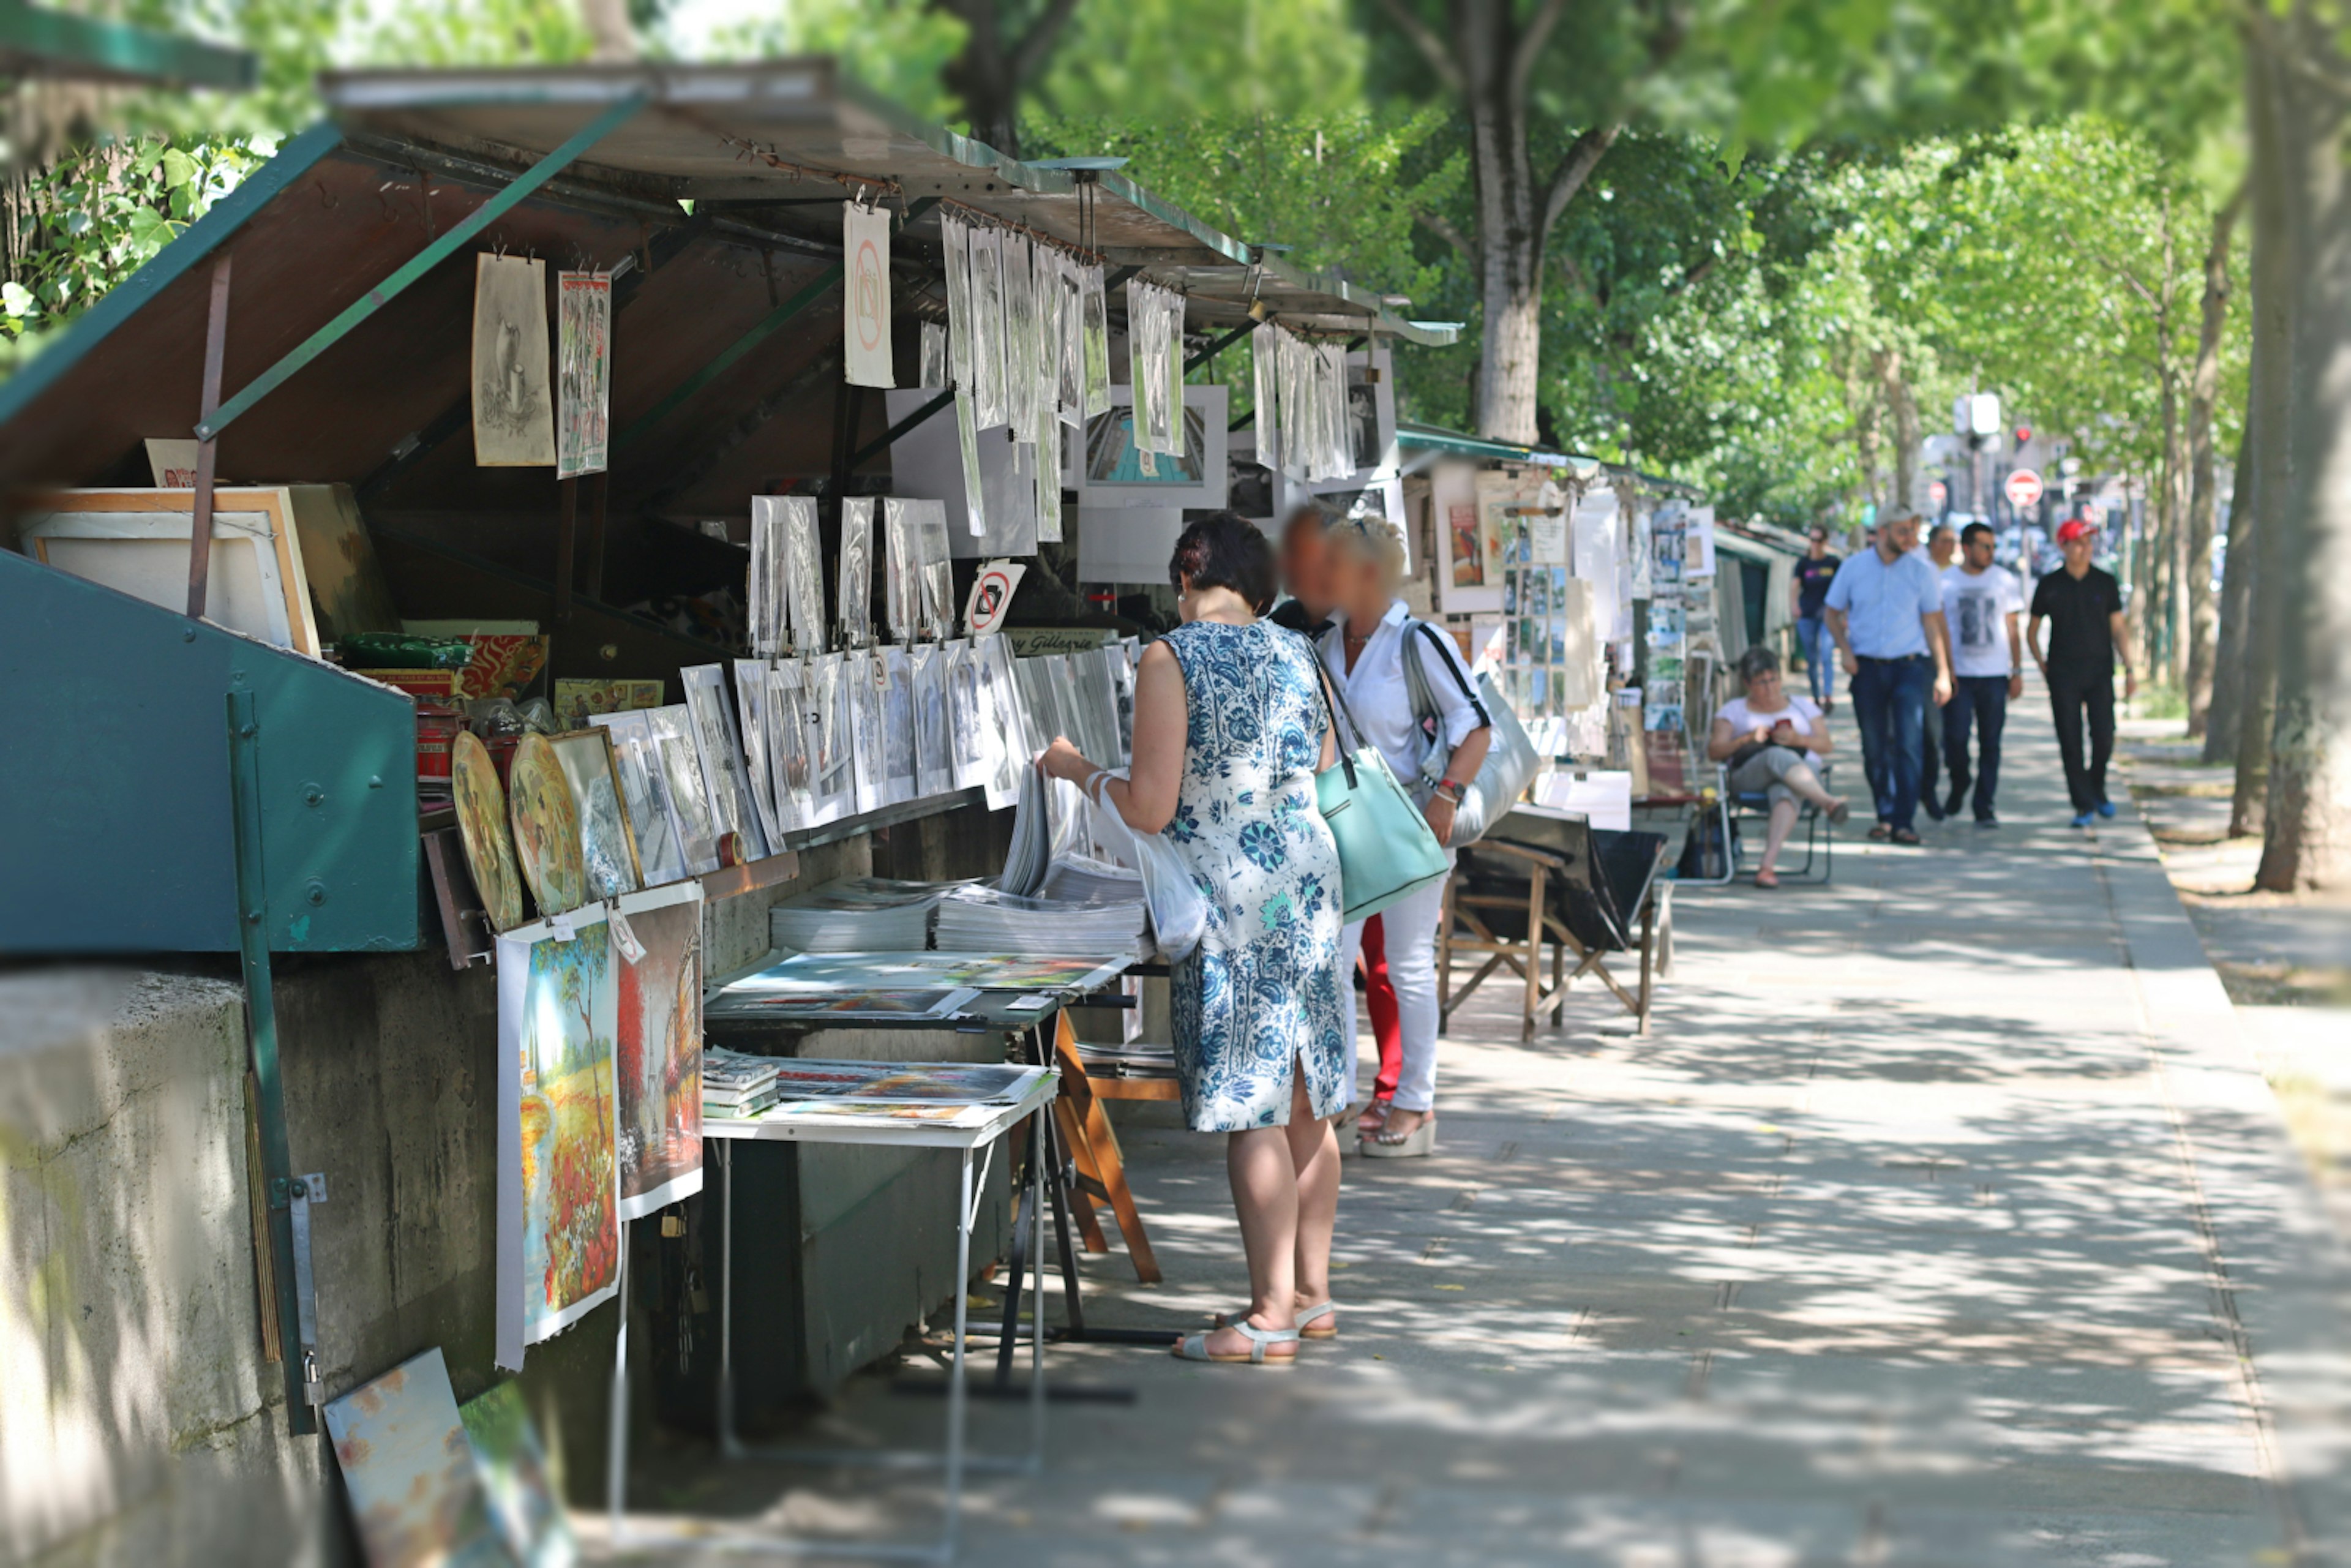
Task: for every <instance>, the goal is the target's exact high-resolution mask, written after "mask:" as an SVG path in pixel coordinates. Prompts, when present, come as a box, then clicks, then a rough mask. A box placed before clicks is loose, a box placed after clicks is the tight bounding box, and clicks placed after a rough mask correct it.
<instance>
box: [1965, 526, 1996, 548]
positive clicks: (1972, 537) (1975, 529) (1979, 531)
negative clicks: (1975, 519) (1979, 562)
mask: <svg viewBox="0 0 2351 1568" xmlns="http://www.w3.org/2000/svg"><path fill="white" fill-rule="evenodd" d="M1978 535H1981V536H1982V537H1983V538H1991V537H1992V531H1991V524H1990V523H1970V524H1969V525H1968V526H1967V527H1966V528H1961V529H1960V530H1959V542H1960V543H1961V544H1963V545H1965V544H1973V543H1974V542H1975V541H1976V537H1977V536H1978Z"/></svg>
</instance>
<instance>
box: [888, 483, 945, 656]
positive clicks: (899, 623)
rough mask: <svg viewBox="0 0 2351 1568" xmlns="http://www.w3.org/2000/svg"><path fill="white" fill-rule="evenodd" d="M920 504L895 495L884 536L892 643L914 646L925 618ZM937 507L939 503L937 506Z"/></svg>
mask: <svg viewBox="0 0 2351 1568" xmlns="http://www.w3.org/2000/svg"><path fill="white" fill-rule="evenodd" d="M917 504H918V503H916V502H914V501H908V500H902V499H900V498H899V497H895V496H893V497H888V498H887V499H885V500H883V503H882V534H883V544H884V545H885V547H886V554H885V558H884V559H883V569H884V570H886V571H887V572H888V574H889V575H888V577H887V579H886V580H885V588H886V592H885V593H884V595H883V612H884V613H885V614H886V615H887V616H888V617H889V622H890V640H891V641H892V642H893V643H911V642H913V641H914V639H915V637H916V636H918V635H919V634H920V628H921V625H922V617H923V529H922V522H921V517H920V514H918V513H917V512H916V511H915V510H914V508H915V507H916V505H917ZM934 504H935V503H934Z"/></svg>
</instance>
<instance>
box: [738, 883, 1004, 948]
mask: <svg viewBox="0 0 2351 1568" xmlns="http://www.w3.org/2000/svg"><path fill="white" fill-rule="evenodd" d="M963 885H965V884H964V883H955V882H892V881H890V880H888V879H887V878H884V877H878V876H861V877H854V878H852V879H851V880H849V881H847V882H836V883H831V885H830V886H826V887H820V888H818V889H817V890H816V891H815V892H813V893H804V894H801V895H800V896H799V897H798V898H793V899H788V900H786V901H785V902H784V903H782V904H777V905H776V906H775V907H774V908H773V909H770V910H769V911H768V939H769V940H770V941H772V942H773V943H775V945H776V946H778V947H782V948H786V949H788V950H789V951H792V952H795V953H907V952H919V951H921V950H922V949H923V948H925V947H927V946H930V928H931V911H932V910H933V909H935V907H937V905H938V902H939V900H940V899H941V898H942V897H943V896H945V895H946V893H947V892H948V890H949V889H951V888H956V887H961V886H963Z"/></svg>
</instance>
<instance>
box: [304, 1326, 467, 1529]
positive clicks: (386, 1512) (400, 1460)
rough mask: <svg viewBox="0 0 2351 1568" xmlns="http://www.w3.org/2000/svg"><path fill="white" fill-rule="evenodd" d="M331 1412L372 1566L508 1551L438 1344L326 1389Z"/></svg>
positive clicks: (333, 1438) (339, 1461)
mask: <svg viewBox="0 0 2351 1568" xmlns="http://www.w3.org/2000/svg"><path fill="white" fill-rule="evenodd" d="M325 1415H326V1418H327V1437H328V1439H329V1441H330V1442H332V1443H333V1444H334V1448H335V1467H336V1469H340V1471H341V1472H342V1476H343V1486H344V1489H345V1490H347V1491H348V1492H349V1493H350V1501H351V1522H352V1523H353V1524H354V1525H356V1526H357V1527H358V1531H359V1537H360V1548H361V1549H362V1550H363V1551H364V1552H366V1553H367V1560H368V1562H369V1563H370V1564H371V1568H391V1565H395V1564H396V1565H400V1568H406V1565H408V1564H411V1563H417V1564H423V1563H439V1564H450V1565H453V1568H454V1565H461V1564H462V1565H465V1568H491V1565H493V1564H498V1563H507V1562H508V1561H510V1559H509V1558H508V1556H507V1547H506V1543H505V1542H504V1540H503V1538H502V1537H501V1536H500V1534H499V1532H498V1529H497V1524H496V1521H495V1520H494V1519H493V1518H492V1516H491V1512H490V1500H489V1494H488V1493H487V1492H486V1490H484V1489H483V1486H482V1478H481V1473H480V1470H479V1469H478V1468H477V1466H476V1462H475V1457H474V1448H473V1444H472V1443H471V1442H470V1441H468V1440H467V1438H466V1436H465V1423H464V1420H463V1418H462V1417H461V1416H459V1415H458V1413H457V1396H456V1395H455V1393H454V1392H452V1391H451V1389H450V1386H449V1368H448V1364H446V1363H445V1362H444V1361H443V1360H442V1358H441V1348H440V1347H439V1346H438V1345H435V1346H434V1347H433V1348H432V1349H431V1350H427V1351H424V1352H423V1353H421V1354H416V1355H413V1356H411V1357H409V1358H408V1359H407V1360H406V1361H403V1362H402V1363H401V1364H399V1365H398V1366H395V1367H393V1368H392V1370H391V1371H390V1372H387V1373H385V1374H384V1375H382V1376H381V1377H378V1378H374V1379H372V1380H371V1381H370V1382H367V1383H363V1384H361V1385H360V1386H359V1387H357V1388H354V1389H352V1390H351V1391H350V1393H349V1394H346V1395H343V1396H341V1397H340V1398H336V1399H329V1401H327V1406H326V1411H325Z"/></svg>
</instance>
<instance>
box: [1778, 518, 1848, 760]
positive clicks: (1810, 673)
mask: <svg viewBox="0 0 2351 1568" xmlns="http://www.w3.org/2000/svg"><path fill="white" fill-rule="evenodd" d="M1842 564H1843V563H1842V562H1841V561H1840V560H1839V559H1837V558H1836V557H1835V556H1833V555H1831V554H1830V553H1829V531H1828V529H1826V528H1823V527H1822V526H1821V525H1820V524H1818V523H1814V524H1813V531H1812V534H1811V538H1810V543H1809V544H1808V546H1807V547H1806V549H1805V552H1804V559H1802V560H1800V561H1798V562H1797V563H1796V569H1795V570H1793V571H1792V572H1790V573H1789V574H1788V598H1789V600H1790V601H1791V603H1790V605H1789V608H1790V609H1792V610H1793V611H1794V612H1795V614H1796V646H1797V648H1798V649H1799V650H1801V651H1802V653H1803V655H1804V676H1805V678H1806V679H1807V680H1808V681H1810V682H1811V683H1812V688H1813V702H1814V703H1815V704H1817V705H1819V707H1820V710H1821V711H1822V712H1823V713H1834V712H1835V711H1836V640H1835V639H1834V638H1833V637H1831V636H1830V635H1829V624H1828V622H1827V621H1826V620H1825V619H1823V612H1824V611H1825V609H1826V608H1827V605H1828V597H1829V584H1830V583H1832V582H1834V581H1835V580H1836V574H1837V568H1838V567H1839V566H1840V565H1842Z"/></svg>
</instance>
